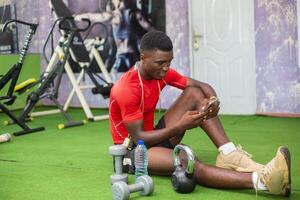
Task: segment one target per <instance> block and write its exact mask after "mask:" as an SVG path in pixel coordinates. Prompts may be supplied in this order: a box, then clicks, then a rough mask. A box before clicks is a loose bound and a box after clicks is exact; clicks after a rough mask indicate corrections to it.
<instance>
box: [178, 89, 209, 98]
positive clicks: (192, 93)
mask: <svg viewBox="0 0 300 200" xmlns="http://www.w3.org/2000/svg"><path fill="white" fill-rule="evenodd" d="M183 95H185V96H187V97H188V98H189V99H194V100H200V101H201V100H203V99H204V98H205V95H204V93H203V91H202V90H201V88H197V87H187V88H185V89H184V92H183Z"/></svg>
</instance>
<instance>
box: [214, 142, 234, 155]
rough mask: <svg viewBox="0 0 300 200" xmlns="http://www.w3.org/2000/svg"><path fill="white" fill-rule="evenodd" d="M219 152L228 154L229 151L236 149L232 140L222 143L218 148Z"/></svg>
mask: <svg viewBox="0 0 300 200" xmlns="http://www.w3.org/2000/svg"><path fill="white" fill-rule="evenodd" d="M218 150H219V152H222V153H223V154H224V155H228V154H230V153H231V152H233V151H235V150H236V146H235V145H234V144H233V143H232V142H227V143H225V144H223V145H221V146H220V147H219V148H218Z"/></svg>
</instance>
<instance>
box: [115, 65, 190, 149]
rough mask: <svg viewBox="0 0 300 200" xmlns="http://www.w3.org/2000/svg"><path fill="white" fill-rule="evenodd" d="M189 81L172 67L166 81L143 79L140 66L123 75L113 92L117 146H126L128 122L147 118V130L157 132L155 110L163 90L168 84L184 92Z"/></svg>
mask: <svg viewBox="0 0 300 200" xmlns="http://www.w3.org/2000/svg"><path fill="white" fill-rule="evenodd" d="M140 80H141V81H142V83H143V84H142V86H141V83H140V82H141V81H140ZM186 82H187V78H186V77H184V76H182V75H181V74H179V73H178V72H176V71H175V70H174V69H171V68H170V69H169V71H168V72H167V74H166V76H165V77H164V78H163V79H162V80H156V79H152V80H145V79H143V78H142V77H141V79H140V78H139V74H138V70H137V68H136V67H132V68H131V69H130V70H129V71H127V72H126V73H125V74H123V75H122V76H121V78H120V79H119V80H118V81H117V83H116V84H115V85H114V86H113V88H112V90H111V93H110V103H109V121H110V132H111V135H112V139H113V141H114V143H115V144H122V143H123V141H124V139H125V138H126V137H127V136H128V132H127V130H126V128H125V125H124V123H126V122H131V121H135V120H141V119H143V121H144V130H145V131H150V130H153V129H154V111H155V108H156V104H157V102H158V98H159V95H160V92H161V90H162V89H163V88H164V87H165V86H166V85H171V86H174V87H176V88H179V89H184V88H185V86H186ZM142 93H143V94H144V100H143V98H142Z"/></svg>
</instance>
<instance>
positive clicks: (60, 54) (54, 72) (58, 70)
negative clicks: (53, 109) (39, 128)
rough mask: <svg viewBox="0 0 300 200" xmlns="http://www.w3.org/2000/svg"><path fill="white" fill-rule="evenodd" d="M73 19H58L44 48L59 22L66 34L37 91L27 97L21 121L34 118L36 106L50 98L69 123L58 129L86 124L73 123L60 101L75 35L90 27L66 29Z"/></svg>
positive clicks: (82, 122)
mask: <svg viewBox="0 0 300 200" xmlns="http://www.w3.org/2000/svg"><path fill="white" fill-rule="evenodd" d="M71 19H72V18H59V19H57V20H56V21H55V22H54V24H53V26H52V29H51V30H50V33H49V35H48V37H47V40H46V42H45V45H44V48H45V46H46V45H47V42H48V39H49V38H50V34H51V33H52V32H53V29H54V27H55V26H56V24H57V22H59V28H60V29H64V30H65V32H66V34H65V35H64V36H63V37H61V38H60V41H59V43H58V45H57V47H56V49H55V51H54V53H53V55H52V57H51V60H50V62H49V64H48V67H47V69H46V71H45V72H44V73H43V74H42V76H41V78H40V79H39V80H38V81H36V83H35V84H36V85H37V84H39V86H38V88H37V89H36V91H34V92H31V93H30V94H29V95H28V97H27V104H26V106H25V108H24V109H23V112H22V113H21V115H20V117H19V120H21V121H25V120H26V118H29V117H32V113H31V111H32V110H33V109H34V107H35V105H36V104H37V102H38V101H40V100H41V99H44V98H48V99H49V100H50V101H52V102H53V103H54V104H55V105H56V106H57V107H58V109H59V111H60V112H61V113H62V115H63V116H64V117H65V118H66V120H67V122H66V123H63V124H59V125H58V128H59V129H62V128H69V127H74V126H80V125H83V124H85V123H86V122H85V120H82V121H73V120H72V119H71V117H70V116H69V114H68V113H67V112H66V111H65V110H64V109H63V107H62V105H61V104H60V103H59V101H58V96H59V87H60V84H61V79H62V76H63V74H64V71H65V65H66V62H67V60H68V58H69V55H70V53H69V52H70V51H69V48H70V45H71V43H72V41H73V39H74V34H75V33H76V32H79V31H86V30H87V28H88V27H89V26H90V21H87V23H88V25H87V27H86V28H84V29H78V28H74V27H72V26H70V27H71V28H69V27H66V26H65V25H64V24H69V23H71V22H70V20H71Z"/></svg>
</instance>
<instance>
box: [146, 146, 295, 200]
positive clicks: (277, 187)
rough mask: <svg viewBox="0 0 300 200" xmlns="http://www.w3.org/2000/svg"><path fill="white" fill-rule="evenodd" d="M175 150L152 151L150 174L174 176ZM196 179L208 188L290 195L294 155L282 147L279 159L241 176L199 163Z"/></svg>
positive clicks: (240, 174)
mask: <svg viewBox="0 0 300 200" xmlns="http://www.w3.org/2000/svg"><path fill="white" fill-rule="evenodd" d="M172 153H173V150H172V149H168V148H164V147H152V148H149V150H148V161H149V165H148V169H149V173H151V174H157V175H170V174H171V173H172V172H173V171H174V166H173V157H172ZM194 176H195V178H196V180H197V183H198V184H200V185H203V186H207V187H213V188H222V189H251V188H254V189H256V190H267V191H269V192H270V193H272V194H281V195H285V196H289V194H290V184H291V180H290V155H289V152H288V149H286V148H285V147H280V148H279V149H278V151H277V154H276V156H275V157H274V158H273V159H272V160H271V161H270V162H269V163H268V164H267V165H265V166H264V168H263V169H261V170H259V171H257V172H252V173H249V172H238V171H233V170H228V169H222V168H219V167H214V166H210V165H206V164H204V163H202V162H200V161H196V163H195V171H194Z"/></svg>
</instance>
